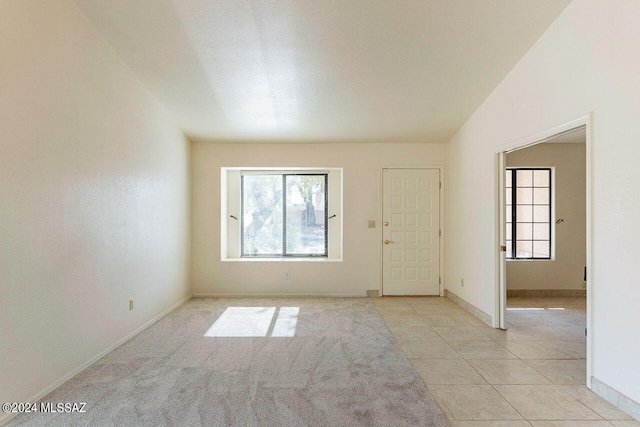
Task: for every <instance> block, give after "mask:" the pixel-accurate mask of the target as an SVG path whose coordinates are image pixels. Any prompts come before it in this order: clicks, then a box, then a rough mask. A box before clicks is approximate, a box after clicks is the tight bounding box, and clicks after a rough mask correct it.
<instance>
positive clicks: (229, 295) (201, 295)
mask: <svg viewBox="0 0 640 427" xmlns="http://www.w3.org/2000/svg"><path fill="white" fill-rule="evenodd" d="M193 297H194V298H368V296H367V294H366V292H365V293H364V294H362V293H359V294H355V293H346V294H335V293H333V294H332V293H330V294H256V293H220V292H213V293H208V292H204V293H197V292H196V293H194V294H193Z"/></svg>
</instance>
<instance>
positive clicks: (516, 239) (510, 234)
mask: <svg viewBox="0 0 640 427" xmlns="http://www.w3.org/2000/svg"><path fill="white" fill-rule="evenodd" d="M506 187H507V194H506V201H507V212H506V219H507V259H551V217H552V215H551V169H550V168H507V171H506Z"/></svg>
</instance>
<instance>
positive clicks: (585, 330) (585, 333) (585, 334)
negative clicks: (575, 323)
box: [584, 328, 587, 337]
mask: <svg viewBox="0 0 640 427" xmlns="http://www.w3.org/2000/svg"><path fill="white" fill-rule="evenodd" d="M584 336H585V337H586V336H587V328H584Z"/></svg>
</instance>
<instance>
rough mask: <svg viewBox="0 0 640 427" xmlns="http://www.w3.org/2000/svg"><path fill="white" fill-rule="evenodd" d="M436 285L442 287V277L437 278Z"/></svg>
mask: <svg viewBox="0 0 640 427" xmlns="http://www.w3.org/2000/svg"><path fill="white" fill-rule="evenodd" d="M438 285H442V276H440V277H438Z"/></svg>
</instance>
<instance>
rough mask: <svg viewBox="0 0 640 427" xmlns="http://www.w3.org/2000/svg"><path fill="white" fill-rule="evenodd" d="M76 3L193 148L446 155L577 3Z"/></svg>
mask: <svg viewBox="0 0 640 427" xmlns="http://www.w3.org/2000/svg"><path fill="white" fill-rule="evenodd" d="M75 2H76V4H77V5H78V7H79V8H80V10H81V11H82V12H83V13H84V14H85V15H86V16H87V18H88V19H89V21H90V22H91V23H92V24H93V25H94V26H95V28H96V29H97V30H98V31H99V32H100V34H101V35H102V36H103V37H104V39H105V40H106V41H107V42H108V43H109V44H110V45H111V46H112V47H113V49H114V50H115V51H116V53H117V54H118V55H119V56H120V57H121V58H122V59H123V60H124V62H125V63H126V64H127V65H128V67H129V68H130V69H131V70H132V71H133V73H134V74H136V76H137V77H138V78H139V79H140V81H141V82H142V83H143V84H144V85H145V86H146V87H147V88H148V90H149V91H150V92H151V94H152V95H153V96H154V97H155V98H156V99H157V100H158V102H159V103H160V104H161V105H162V106H163V107H164V109H165V110H166V111H167V112H168V114H169V115H170V117H171V119H172V120H173V121H174V122H175V123H176V125H177V126H179V127H180V128H181V129H182V130H183V131H184V132H185V133H186V134H187V135H189V136H190V137H191V138H193V139H204V140H223V141H235V140H239V141H248V140H249V141H256V140H259V141H300V142H305V141H420V142H446V141H448V139H449V138H450V137H451V136H452V135H453V134H454V133H455V131H456V130H457V129H458V128H459V127H460V126H461V125H462V124H463V123H464V122H465V121H466V120H467V119H468V118H469V116H470V115H471V114H472V113H473V112H474V111H475V109H476V108H477V107H478V106H479V105H480V104H481V103H482V101H483V100H484V99H485V98H486V97H487V96H488V95H489V94H490V93H491V91H492V90H493V89H494V88H495V87H496V86H497V85H498V83H499V82H500V81H501V80H502V78H504V76H505V75H506V74H507V73H508V72H509V70H510V69H511V68H512V67H513V66H514V65H515V64H516V63H517V61H518V60H519V59H520V58H521V57H522V56H523V55H524V54H525V53H526V51H527V50H528V49H529V48H530V47H531V46H532V45H533V43H534V42H535V41H536V40H537V39H538V38H539V37H540V36H541V35H542V33H543V32H544V31H545V30H546V29H547V27H548V26H549V25H550V24H551V23H552V22H553V21H554V20H555V18H556V17H557V16H558V15H559V14H560V12H561V11H562V10H563V9H564V8H565V7H566V5H567V4H568V3H569V0H415V1H414V0H271V1H266V0H254V1H250V0H245V1H243V0H75ZM514 108H517V106H514Z"/></svg>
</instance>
